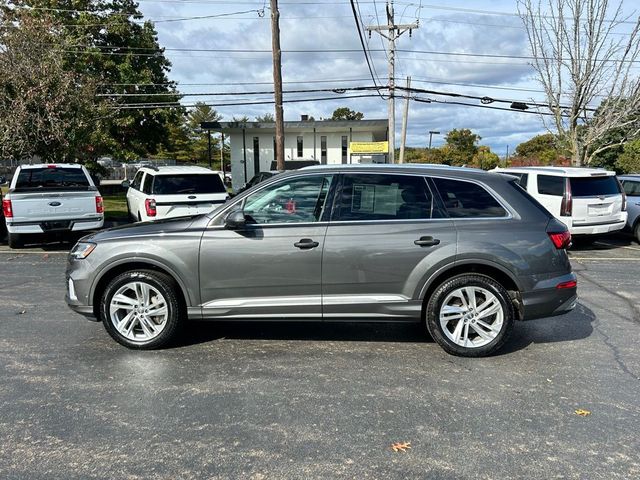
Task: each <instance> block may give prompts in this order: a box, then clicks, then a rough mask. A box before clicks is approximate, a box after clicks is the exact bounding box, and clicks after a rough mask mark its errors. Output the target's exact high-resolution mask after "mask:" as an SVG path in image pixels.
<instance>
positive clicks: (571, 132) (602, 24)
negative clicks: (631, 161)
mask: <svg viewBox="0 0 640 480" xmlns="http://www.w3.org/2000/svg"><path fill="white" fill-rule="evenodd" d="M611 3H612V2H609V1H608V0H545V1H544V2H543V1H542V0H537V1H535V0H518V11H519V13H520V16H521V18H522V20H523V22H524V24H525V27H526V31H527V35H528V39H529V45H530V47H531V51H532V54H533V57H534V59H533V67H534V68H535V70H536V72H537V74H538V80H539V81H540V83H541V84H542V86H543V88H544V91H545V94H546V97H547V102H548V106H549V109H550V110H551V113H552V116H551V117H545V116H542V118H543V119H544V123H545V127H546V128H547V129H548V130H549V131H550V132H553V130H554V129H555V131H556V132H557V134H558V136H559V138H560V139H561V140H562V141H563V143H565V145H563V146H566V148H567V149H568V150H569V151H570V152H571V157H572V163H573V164H574V165H588V164H589V163H590V162H591V161H592V159H593V158H594V156H595V155H597V154H598V153H600V152H602V151H604V150H607V149H609V148H613V147H615V146H618V145H621V144H624V143H625V142H626V141H628V140H629V139H631V138H634V137H637V136H638V135H640V116H639V112H640V79H639V77H638V76H637V75H636V76H634V74H633V73H634V70H633V67H637V63H638V62H637V61H638V58H639V55H640V41H639V40H640V39H639V33H640V17H638V18H635V19H633V20H631V19H632V16H627V15H625V14H624V13H623V4H622V1H619V2H617V3H616V4H615V5H612V4H611ZM620 27H622V28H624V29H625V30H626V32H624V34H621V32H620V29H619V28H620ZM596 106H597V109H596V108H595V107H596ZM549 119H551V121H549ZM614 129H623V130H624V131H625V132H626V135H623V137H622V138H619V137H617V138H615V140H611V139H610V141H609V142H607V141H604V140H605V135H606V134H607V133H608V132H610V131H612V130H614Z"/></svg>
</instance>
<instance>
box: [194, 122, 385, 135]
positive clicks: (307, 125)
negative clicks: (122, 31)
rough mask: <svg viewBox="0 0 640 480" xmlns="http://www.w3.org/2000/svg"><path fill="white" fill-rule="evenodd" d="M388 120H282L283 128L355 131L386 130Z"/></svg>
mask: <svg viewBox="0 0 640 480" xmlns="http://www.w3.org/2000/svg"><path fill="white" fill-rule="evenodd" d="M388 124H389V122H388V121H387V120H386V119H375V120H304V121H295V122H284V128H285V130H289V131H292V130H293V131H295V130H305V131H308V130H312V129H314V128H315V129H317V130H345V129H348V128H351V129H353V130H355V131H372V130H377V131H386V129H387V126H388ZM200 127H201V128H202V129H204V130H215V131H218V132H219V131H226V132H241V131H242V130H243V129H245V130H275V128H276V124H275V123H274V122H202V123H201V124H200Z"/></svg>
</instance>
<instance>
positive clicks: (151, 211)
mask: <svg viewBox="0 0 640 480" xmlns="http://www.w3.org/2000/svg"><path fill="white" fill-rule="evenodd" d="M144 208H145V210H146V211H147V217H155V216H156V213H157V212H156V201H155V200H154V199H153V198H147V199H146V200H145V201H144Z"/></svg>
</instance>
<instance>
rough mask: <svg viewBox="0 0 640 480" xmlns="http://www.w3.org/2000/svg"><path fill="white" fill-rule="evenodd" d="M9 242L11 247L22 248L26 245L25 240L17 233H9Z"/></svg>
mask: <svg viewBox="0 0 640 480" xmlns="http://www.w3.org/2000/svg"><path fill="white" fill-rule="evenodd" d="M7 243H8V244H9V247H10V248H22V247H23V246H24V240H23V239H22V237H21V236H20V235H19V234H17V233H10V232H8V233H7Z"/></svg>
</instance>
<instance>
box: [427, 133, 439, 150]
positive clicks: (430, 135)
mask: <svg viewBox="0 0 640 480" xmlns="http://www.w3.org/2000/svg"><path fill="white" fill-rule="evenodd" d="M434 135H440V132H436V131H435V130H429V150H431V139H432V138H433V136H434Z"/></svg>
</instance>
